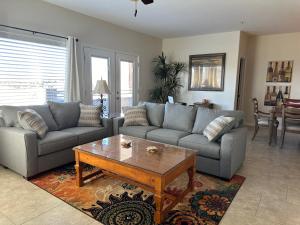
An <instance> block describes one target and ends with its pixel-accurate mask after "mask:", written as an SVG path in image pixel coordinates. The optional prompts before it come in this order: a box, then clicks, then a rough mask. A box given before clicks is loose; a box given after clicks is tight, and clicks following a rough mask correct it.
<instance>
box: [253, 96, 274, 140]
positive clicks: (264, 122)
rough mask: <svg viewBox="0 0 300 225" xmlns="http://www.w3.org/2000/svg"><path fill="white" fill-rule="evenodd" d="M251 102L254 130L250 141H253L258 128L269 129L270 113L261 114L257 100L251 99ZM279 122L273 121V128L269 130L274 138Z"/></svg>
mask: <svg viewBox="0 0 300 225" xmlns="http://www.w3.org/2000/svg"><path fill="white" fill-rule="evenodd" d="M252 102H253V107H254V108H253V109H254V114H253V115H254V122H255V128H254V133H253V137H252V141H253V140H254V138H255V137H256V134H257V132H258V130H259V128H260V127H268V128H270V125H271V113H267V112H263V111H261V110H259V109H258V100H257V98H253V99H252ZM278 125H279V122H278V120H276V121H275V123H274V127H272V128H271V129H274V130H273V132H272V133H273V134H274V135H275V136H277V128H278Z"/></svg>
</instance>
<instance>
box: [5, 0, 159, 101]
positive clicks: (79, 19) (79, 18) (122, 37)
mask: <svg viewBox="0 0 300 225" xmlns="http://www.w3.org/2000/svg"><path fill="white" fill-rule="evenodd" d="M0 23H1V24H5V25H10V26H17V27H21V28H27V29H32V30H37V31H40V32H47V33H53V34H58V35H64V36H68V35H70V36H75V37H77V38H79V39H80V41H81V43H82V45H83V46H84V45H89V46H93V47H98V48H106V49H111V50H115V51H121V52H128V53H133V54H137V55H139V56H140V79H139V95H140V99H142V100H144V99H147V98H148V90H149V89H150V88H151V87H152V86H153V84H154V79H153V75H152V71H151V70H152V65H151V61H152V59H153V57H155V56H157V55H158V54H160V53H161V49H162V40H161V39H159V38H155V37H151V36H148V35H144V34H141V33H138V32H135V31H131V30H128V29H125V28H122V27H119V26H116V25H113V24H110V23H107V22H104V21H101V20H98V19H95V18H92V17H88V16H85V15H82V14H79V13H76V12H73V11H70V10H66V9H64V8H60V7H57V6H54V5H51V4H48V3H45V2H42V1H40V0H0Z"/></svg>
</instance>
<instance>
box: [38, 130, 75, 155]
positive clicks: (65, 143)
mask: <svg viewBox="0 0 300 225" xmlns="http://www.w3.org/2000/svg"><path fill="white" fill-rule="evenodd" d="M77 139H78V138H77V136H76V135H74V134H71V133H67V132H63V131H51V132H48V133H47V135H46V137H45V138H44V139H42V140H39V141H38V155H39V156H42V155H47V154H50V153H53V152H58V151H61V150H64V149H66V148H72V147H74V146H76V145H78V140H77Z"/></svg>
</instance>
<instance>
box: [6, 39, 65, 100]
mask: <svg viewBox="0 0 300 225" xmlns="http://www.w3.org/2000/svg"><path fill="white" fill-rule="evenodd" d="M64 42H65V41H64ZM66 62H67V50H66V46H65V45H64V46H59V45H52V44H43V43H39V42H31V41H23V40H19V39H11V38H6V37H5V38H4V37H0V105H40V104H44V103H46V102H47V101H48V100H50V101H56V102H63V101H64V88H65V75H66Z"/></svg>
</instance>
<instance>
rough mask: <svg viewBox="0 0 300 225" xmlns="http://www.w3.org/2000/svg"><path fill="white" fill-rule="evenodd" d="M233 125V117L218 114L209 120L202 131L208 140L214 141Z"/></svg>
mask: <svg viewBox="0 0 300 225" xmlns="http://www.w3.org/2000/svg"><path fill="white" fill-rule="evenodd" d="M233 126H234V117H226V116H219V117H217V118H216V119H214V120H213V121H211V122H210V123H209V124H208V125H207V126H206V128H205V129H204V131H203V135H204V136H205V137H207V138H208V140H209V141H216V140H217V139H218V138H219V137H221V136H222V135H223V134H224V133H226V132H228V131H229V130H231V129H232V128H233Z"/></svg>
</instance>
